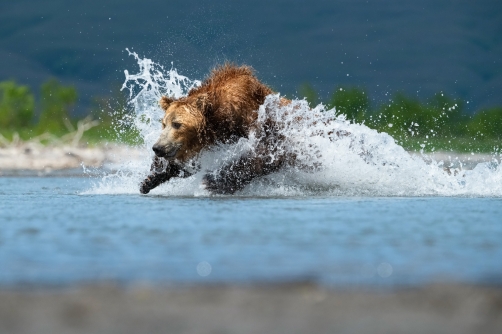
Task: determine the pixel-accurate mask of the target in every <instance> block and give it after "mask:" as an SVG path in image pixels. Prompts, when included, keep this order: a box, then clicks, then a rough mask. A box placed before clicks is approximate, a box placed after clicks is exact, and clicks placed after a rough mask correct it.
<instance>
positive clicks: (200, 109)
mask: <svg viewBox="0 0 502 334" xmlns="http://www.w3.org/2000/svg"><path fill="white" fill-rule="evenodd" d="M273 93H274V92H273V91H272V90H271V89H270V88H269V87H267V86H266V85H264V84H263V83H261V82H260V81H259V80H258V79H257V78H256V77H255V75H254V73H253V70H252V68H250V67H248V66H235V65H232V64H228V63H227V64H225V65H222V66H220V67H217V68H215V69H214V70H213V71H212V72H211V74H210V76H209V77H208V78H207V79H206V80H205V81H204V82H203V83H202V84H201V86H199V87H197V88H194V89H192V90H191V91H190V92H189V93H188V95H187V96H185V97H182V98H180V99H177V100H175V99H171V98H169V97H166V96H163V97H162V98H161V99H160V102H159V103H160V106H161V107H162V109H164V110H165V115H164V118H163V120H162V132H161V134H160V137H159V139H158V140H157V142H156V143H155V144H154V145H153V148H152V149H153V151H154V152H155V158H154V161H153V163H152V167H151V173H150V175H149V176H148V177H147V178H146V179H145V180H144V181H143V182H142V183H141V185H140V191H141V193H143V194H146V193H148V192H149V191H150V190H151V189H153V188H155V187H156V186H158V185H159V184H161V183H163V182H166V181H168V180H169V179H170V178H172V177H178V176H184V177H187V176H189V175H190V173H188V172H187V171H186V169H185V167H186V166H185V165H186V163H187V162H188V161H189V160H191V159H192V158H194V157H195V156H197V155H198V154H199V153H200V152H201V151H202V150H204V149H206V148H209V147H211V146H212V145H215V144H218V143H232V142H235V141H237V140H239V139H240V138H242V137H248V135H249V134H250V132H251V131H255V132H257V131H258V132H260V138H261V139H260V140H258V141H257V144H256V147H254V149H253V150H251V151H250V152H248V153H245V154H243V155H242V156H241V157H240V158H238V159H236V160H235V161H232V162H231V163H230V164H228V165H227V166H223V167H222V168H220V169H218V171H216V172H208V173H207V174H206V175H205V176H204V178H203V183H204V185H205V187H206V189H207V190H209V191H210V192H212V193H219V194H231V193H234V192H235V191H237V190H240V189H242V188H243V187H244V186H246V185H247V184H249V183H250V182H251V180H253V178H255V177H258V176H263V175H266V174H269V173H272V172H274V171H276V170H278V169H279V168H280V167H281V166H282V165H283V164H284V162H285V160H286V159H285V156H281V153H277V152H272V151H274V150H276V148H277V143H279V142H280V141H281V138H280V135H278V134H277V131H274V127H275V126H274V122H273V121H272V120H266V121H264V122H261V124H258V122H257V119H258V109H259V107H260V105H262V104H263V103H264V101H265V97H266V96H267V95H269V94H273ZM288 102H289V101H288V100H286V99H282V100H281V103H284V104H286V103H288ZM274 154H275V156H274V158H273V159H272V158H270V157H271V156H273V155H274Z"/></svg>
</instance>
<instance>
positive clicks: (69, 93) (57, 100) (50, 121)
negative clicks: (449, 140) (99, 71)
mask: <svg viewBox="0 0 502 334" xmlns="http://www.w3.org/2000/svg"><path fill="white" fill-rule="evenodd" d="M77 97H78V95H77V90H76V89H75V87H73V86H63V85H61V84H60V83H59V82H58V81H57V80H56V79H50V80H49V81H47V82H45V83H44V84H42V87H41V89H40V99H41V105H42V111H41V113H40V120H39V122H38V130H39V132H50V133H62V132H65V131H67V130H68V129H67V124H68V122H70V111H71V108H72V107H73V105H74V104H75V102H76V101H77Z"/></svg>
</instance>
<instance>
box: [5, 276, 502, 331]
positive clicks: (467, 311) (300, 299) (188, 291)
mask: <svg viewBox="0 0 502 334" xmlns="http://www.w3.org/2000/svg"><path fill="white" fill-rule="evenodd" d="M500 314H502V287H500V286H498V287H497V286H478V285H465V284H444V283H442V284H432V285H426V286H422V287H416V288H396V289H385V290H379V289H359V290H358V289H341V288H338V289H337V288H332V289H326V288H324V287H322V286H318V285H315V284H310V283H284V284H272V285H255V286H253V285H251V286H231V285H230V286H225V285H222V286H220V285H216V286H200V285H199V286H191V287H176V286H170V287H158V286H150V285H147V284H144V283H143V284H137V285H135V286H132V287H129V288H124V287H120V286H117V285H113V284H101V285H100V284H96V285H79V286H74V287H72V288H65V289H47V288H31V289H25V290H16V289H10V290H9V289H5V288H0V332H2V333H4V332H6V333H12V334H15V333H83V332H85V333H121V334H128V333H181V334H184V333H187V334H189V333H190V334H194V333H268V334H274V333H312V334H316V333H452V334H453V333H455V334H462V333H487V334H490V333H500V332H502V317H500Z"/></svg>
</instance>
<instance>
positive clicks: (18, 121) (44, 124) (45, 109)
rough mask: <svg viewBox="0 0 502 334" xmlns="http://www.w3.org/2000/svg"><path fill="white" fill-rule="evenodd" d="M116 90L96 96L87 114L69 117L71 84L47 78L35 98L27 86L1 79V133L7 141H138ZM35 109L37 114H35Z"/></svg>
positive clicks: (72, 95) (73, 92)
mask: <svg viewBox="0 0 502 334" xmlns="http://www.w3.org/2000/svg"><path fill="white" fill-rule="evenodd" d="M117 92H118V93H117V94H115V95H114V97H113V98H111V99H107V98H96V99H95V103H94V106H93V107H92V108H91V110H90V111H89V113H88V116H87V117H85V118H83V119H80V120H78V119H75V118H73V117H71V114H72V111H73V108H74V107H75V105H76V103H77V101H78V93H77V90H76V89H75V87H73V86H64V85H62V84H61V83H59V82H58V81H57V80H56V79H50V80H48V81H47V82H45V83H43V84H42V85H41V87H40V98H39V99H38V101H37V100H36V99H35V96H34V94H33V92H32V91H31V89H30V88H29V87H27V86H23V85H18V84H17V83H16V82H15V81H4V82H0V135H1V136H2V137H3V138H5V139H6V140H13V139H14V138H19V139H21V140H30V139H34V138H38V139H39V140H40V141H41V142H42V143H50V142H58V141H61V140H62V141H63V142H64V141H70V142H71V143H72V144H75V145H76V144H78V143H79V142H85V143H86V144H97V143H100V142H104V141H121V142H125V143H128V144H136V143H139V141H140V137H139V136H138V133H137V132H136V131H134V130H132V129H131V127H130V126H129V124H128V123H127V119H128V117H127V103H126V100H125V98H124V97H123V96H122V95H121V94H120V92H119V91H118V90H117ZM37 112H38V114H39V116H38V117H35V115H36V114H37ZM75 138H76V139H78V142H75Z"/></svg>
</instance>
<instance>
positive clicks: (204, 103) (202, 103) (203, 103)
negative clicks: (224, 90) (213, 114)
mask: <svg viewBox="0 0 502 334" xmlns="http://www.w3.org/2000/svg"><path fill="white" fill-rule="evenodd" d="M195 105H196V106H197V109H198V110H200V111H201V112H202V114H204V115H205V114H207V113H208V112H210V111H211V108H212V106H213V105H212V104H211V101H210V100H209V96H208V95H207V94H202V95H200V96H198V97H197V101H196V102H195Z"/></svg>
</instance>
